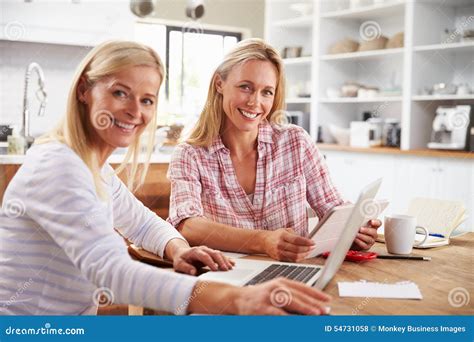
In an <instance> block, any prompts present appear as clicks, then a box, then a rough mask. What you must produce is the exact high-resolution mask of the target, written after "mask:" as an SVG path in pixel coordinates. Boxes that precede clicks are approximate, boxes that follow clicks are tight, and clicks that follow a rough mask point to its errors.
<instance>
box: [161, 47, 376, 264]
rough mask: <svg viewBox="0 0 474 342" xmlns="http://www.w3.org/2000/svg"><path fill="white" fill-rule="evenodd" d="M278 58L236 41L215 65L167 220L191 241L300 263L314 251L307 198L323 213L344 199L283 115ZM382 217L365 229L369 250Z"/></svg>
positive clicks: (182, 151)
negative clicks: (308, 236)
mask: <svg viewBox="0 0 474 342" xmlns="http://www.w3.org/2000/svg"><path fill="white" fill-rule="evenodd" d="M284 88H285V76H284V71H283V62H282V60H281V58H280V56H279V55H278V53H277V52H276V50H275V49H274V48H272V47H271V46H269V45H268V44H266V43H265V42H263V41H262V40H260V39H248V40H244V41H242V42H240V43H239V44H238V45H237V46H236V47H235V48H234V49H233V50H232V51H231V52H230V53H229V54H228V55H227V56H226V57H225V58H224V61H223V62H222V63H221V64H220V65H219V67H218V68H217V70H216V71H215V73H214V75H213V77H212V80H211V83H210V86H209V93H208V98H207V101H206V104H205V107H204V110H203V111H202V113H201V116H200V119H199V121H198V123H197V124H196V126H195V127H194V130H193V132H192V133H191V136H190V138H189V139H188V140H187V141H186V143H184V144H181V145H180V146H178V147H177V149H176V151H175V153H174V155H173V158H172V161H171V164H170V168H169V172H168V177H169V179H170V181H171V203H170V216H169V218H168V222H170V223H171V224H172V225H173V226H175V227H176V228H177V229H178V230H179V231H180V232H181V233H182V234H183V236H185V237H186V239H187V240H188V241H189V242H190V243H191V244H193V245H199V244H203V245H207V246H209V247H212V248H216V249H220V250H227V251H237V252H243V253H264V254H267V255H269V256H270V257H272V258H274V259H277V260H283V261H299V260H302V259H304V258H305V256H306V255H307V254H308V253H309V252H310V251H311V249H312V248H313V247H314V242H313V241H312V240H310V239H308V238H307V235H308V225H307V214H306V204H307V203H309V205H310V206H311V208H312V209H313V210H315V211H316V213H317V215H318V217H319V218H321V217H323V216H324V214H325V213H326V212H327V211H328V210H330V209H331V208H333V207H334V206H337V205H340V204H342V203H344V201H343V199H342V197H341V195H340V194H339V192H338V191H337V189H336V188H335V187H334V186H333V184H332V182H331V179H330V177H329V173H328V169H327V166H326V164H325V162H324V158H323V156H322V155H321V153H320V152H319V151H318V149H317V148H316V146H315V144H314V143H313V141H312V140H311V138H310V136H309V135H308V134H307V133H306V132H305V131H304V130H303V129H302V128H300V127H297V126H294V125H285V124H282V121H283V120H282V119H284V118H285V116H284V111H283V108H284V107H285V103H284V98H285V95H284ZM379 226H380V221H378V220H371V221H370V224H369V225H368V226H367V227H361V229H360V232H359V233H358V235H357V237H356V239H355V241H354V245H353V248H354V249H369V248H370V247H371V246H372V245H373V243H374V241H375V238H376V236H377V228H378V227H379Z"/></svg>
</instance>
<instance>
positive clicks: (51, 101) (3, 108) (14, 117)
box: [0, 41, 89, 136]
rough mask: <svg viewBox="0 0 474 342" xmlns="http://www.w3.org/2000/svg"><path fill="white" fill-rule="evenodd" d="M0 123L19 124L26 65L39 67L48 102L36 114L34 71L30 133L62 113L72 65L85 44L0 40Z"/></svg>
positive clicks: (40, 130) (82, 53) (41, 129)
mask: <svg viewBox="0 0 474 342" xmlns="http://www.w3.org/2000/svg"><path fill="white" fill-rule="evenodd" d="M0 51H1V53H0V123H7V124H15V125H21V113H22V110H23V89H24V83H25V81H24V78H25V72H26V67H27V66H28V64H29V63H31V62H37V63H39V65H40V66H41V67H42V68H43V71H44V76H45V85H46V91H47V93H48V103H47V105H46V110H45V116H44V117H37V116H36V114H37V113H38V109H39V102H38V101H37V99H36V97H35V94H34V92H35V91H36V90H37V89H38V81H37V77H36V74H35V73H33V76H32V77H31V80H30V86H29V89H30V92H29V99H30V113H31V116H30V117H31V121H30V130H31V134H32V135H33V136H36V135H39V134H41V133H43V132H45V131H47V130H49V129H50V128H51V127H52V126H53V125H54V124H55V123H56V122H57V121H58V119H59V118H60V117H61V116H62V115H63V113H64V111H65V108H66V100H67V93H68V90H69V87H70V82H71V79H72V76H73V74H74V70H75V68H76V66H77V65H78V64H79V62H80V61H81V59H82V58H83V57H84V56H85V55H86V54H87V52H88V51H89V50H88V49H87V48H85V47H75V46H65V45H53V44H37V43H22V42H9V41H0Z"/></svg>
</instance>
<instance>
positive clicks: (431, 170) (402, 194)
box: [392, 156, 440, 213]
mask: <svg viewBox="0 0 474 342" xmlns="http://www.w3.org/2000/svg"><path fill="white" fill-rule="evenodd" d="M395 158H396V159H397V162H396V167H395V181H394V183H395V187H394V189H393V197H392V202H393V206H392V208H393V212H394V213H404V212H406V210H407V209H408V205H409V203H410V201H411V200H412V199H413V198H415V197H429V198H439V196H438V192H439V191H438V190H437V188H439V181H440V179H439V171H438V170H439V159H438V158H420V157H416V156H397V157H395Z"/></svg>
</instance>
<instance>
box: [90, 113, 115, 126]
mask: <svg viewBox="0 0 474 342" xmlns="http://www.w3.org/2000/svg"><path fill="white" fill-rule="evenodd" d="M114 122H115V118H114V115H113V114H112V113H111V112H110V111H108V110H106V109H101V110H98V111H97V112H95V113H93V114H92V125H93V126H94V127H95V128H96V129H98V130H104V129H107V128H110V127H112V126H113V124H114Z"/></svg>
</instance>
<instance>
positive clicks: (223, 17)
mask: <svg viewBox="0 0 474 342" xmlns="http://www.w3.org/2000/svg"><path fill="white" fill-rule="evenodd" d="M185 5H186V0H158V1H156V11H155V14H154V17H156V18H161V19H167V20H179V21H183V22H187V21H189V18H186V16H185V7H186V6H185ZM205 6H206V7H205V9H206V13H205V15H204V17H203V18H202V20H201V23H203V24H213V25H225V26H234V27H243V28H247V29H250V30H251V31H252V36H256V37H263V26H264V8H265V1H264V0H206V1H205ZM51 15H54V13H51ZM45 20H46V19H45ZM88 50H89V49H88V48H85V47H76V46H66V45H55V44H40V43H24V42H16V41H4V40H3V41H2V40H0V51H1V52H0V124H14V125H21V113H22V107H23V87H24V75H25V71H26V67H27V66H28V64H29V63H31V62H37V63H39V64H40V65H41V67H42V68H43V69H44V74H45V79H46V88H47V92H48V104H47V106H46V111H45V113H46V114H45V116H44V117H42V118H39V117H36V113H37V110H38V108H39V107H38V101H36V100H35V97H34V93H33V92H34V90H36V89H37V87H36V84H37V81H36V76H33V77H32V81H31V84H30V85H31V86H30V89H31V93H30V99H31V100H30V103H31V106H30V112H31V114H32V115H31V125H30V127H31V134H32V135H33V136H37V135H39V134H41V133H44V132H45V131H47V130H49V129H50V128H51V127H52V126H53V125H54V124H55V123H56V122H57V121H58V119H59V118H60V117H61V116H62V115H63V113H64V111H65V106H66V100H67V92H68V90H69V87H70V82H71V79H72V76H73V74H74V70H75V68H76V66H77V65H78V64H79V62H80V61H81V59H82V58H83V57H84V56H85V55H86V54H87V52H88Z"/></svg>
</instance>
